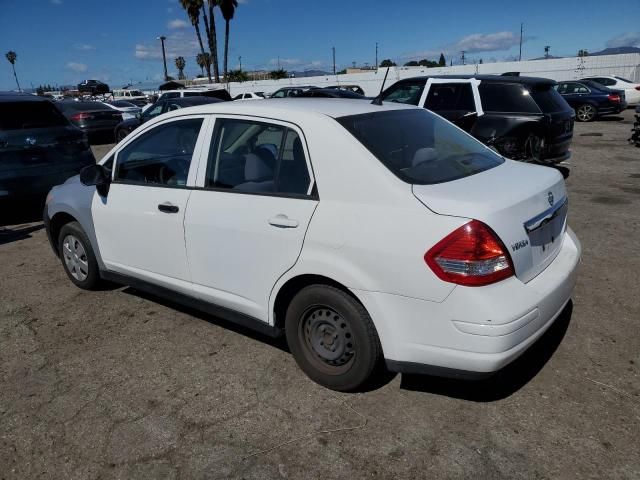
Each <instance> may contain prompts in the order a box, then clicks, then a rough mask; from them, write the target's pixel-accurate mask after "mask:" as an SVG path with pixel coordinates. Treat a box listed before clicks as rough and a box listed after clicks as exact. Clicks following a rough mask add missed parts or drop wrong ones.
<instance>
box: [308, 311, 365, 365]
mask: <svg viewBox="0 0 640 480" xmlns="http://www.w3.org/2000/svg"><path fill="white" fill-rule="evenodd" d="M298 336H299V339H300V341H301V343H302V345H303V348H304V352H305V356H306V357H307V359H309V360H310V362H311V363H312V364H313V365H314V366H315V367H316V368H318V369H319V370H321V371H323V372H325V373H328V374H333V375H339V374H341V373H344V372H346V371H347V370H349V369H350V368H351V365H352V363H353V361H354V359H355V356H356V350H355V348H356V343H355V340H354V337H353V331H352V328H351V325H350V323H349V321H348V320H346V319H345V318H344V317H343V316H342V315H341V314H340V313H338V312H337V311H336V310H334V309H333V308H331V307H328V306H325V305H314V306H311V307H309V308H307V309H306V310H305V311H304V313H303V314H302V317H301V319H300V322H299V329H298Z"/></svg>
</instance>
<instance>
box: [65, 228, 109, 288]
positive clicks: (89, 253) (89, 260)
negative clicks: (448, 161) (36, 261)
mask: <svg viewBox="0 0 640 480" xmlns="http://www.w3.org/2000/svg"><path fill="white" fill-rule="evenodd" d="M58 252H59V254H60V259H61V260H62V266H63V268H64V271H65V272H66V274H67V276H68V277H69V280H71V281H72V282H73V283H74V285H76V286H77V287H80V288H82V289H83V290H94V289H96V288H98V287H99V286H100V272H99V271H98V270H99V268H98V262H97V260H96V257H95V254H94V253H93V248H92V247H91V243H90V242H89V239H88V238H87V235H86V234H85V233H84V230H82V227H81V226H80V224H79V223H78V222H70V223H67V224H66V225H64V226H63V227H62V228H61V229H60V235H59V236H58Z"/></svg>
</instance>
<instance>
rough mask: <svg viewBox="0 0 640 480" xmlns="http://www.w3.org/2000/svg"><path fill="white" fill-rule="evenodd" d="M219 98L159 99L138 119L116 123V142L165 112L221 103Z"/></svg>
mask: <svg viewBox="0 0 640 480" xmlns="http://www.w3.org/2000/svg"><path fill="white" fill-rule="evenodd" d="M221 101H222V100H220V99H219V98H213V97H183V98H168V99H164V100H163V99H159V100H158V101H157V102H156V103H154V104H153V105H151V107H149V108H148V109H146V110H144V111H143V112H142V113H141V114H140V115H139V116H138V117H135V118H129V119H128V120H123V121H122V122H120V123H118V125H116V127H115V129H114V135H115V138H116V142H119V141H121V140H123V139H124V138H125V137H126V136H127V135H129V134H130V133H131V132H133V131H134V130H135V129H136V128H138V127H139V126H140V125H142V124H143V123H145V122H148V121H149V120H151V119H153V118H156V117H157V116H158V115H162V114H163V113H166V112H172V111H173V110H178V109H180V108H186V107H193V106H196V105H204V104H207V103H217V102H221Z"/></svg>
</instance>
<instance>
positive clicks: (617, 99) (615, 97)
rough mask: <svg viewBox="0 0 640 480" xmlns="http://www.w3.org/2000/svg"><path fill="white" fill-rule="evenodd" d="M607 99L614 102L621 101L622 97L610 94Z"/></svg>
mask: <svg viewBox="0 0 640 480" xmlns="http://www.w3.org/2000/svg"><path fill="white" fill-rule="evenodd" d="M607 98H608V99H609V100H610V101H612V102H619V101H620V95H616V94H615V93H612V94H610V95H609V96H608V97H607Z"/></svg>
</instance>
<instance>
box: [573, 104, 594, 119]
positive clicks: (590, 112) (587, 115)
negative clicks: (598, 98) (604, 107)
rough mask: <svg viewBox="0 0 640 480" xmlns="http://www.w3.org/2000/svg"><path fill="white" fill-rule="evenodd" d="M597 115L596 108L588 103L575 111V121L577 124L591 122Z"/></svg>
mask: <svg viewBox="0 0 640 480" xmlns="http://www.w3.org/2000/svg"><path fill="white" fill-rule="evenodd" d="M597 115H598V111H597V110H596V107H594V106H593V105H591V104H589V103H585V104H583V105H580V106H579V107H578V109H577V110H576V120H578V121H579V122H591V121H593V120H594V119H595V118H596V116H597Z"/></svg>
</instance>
